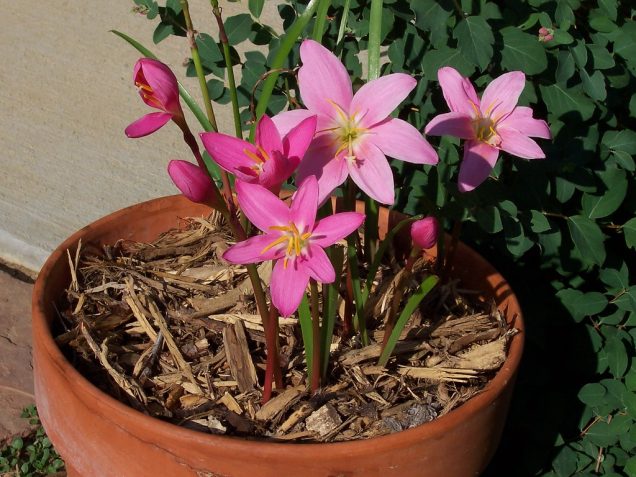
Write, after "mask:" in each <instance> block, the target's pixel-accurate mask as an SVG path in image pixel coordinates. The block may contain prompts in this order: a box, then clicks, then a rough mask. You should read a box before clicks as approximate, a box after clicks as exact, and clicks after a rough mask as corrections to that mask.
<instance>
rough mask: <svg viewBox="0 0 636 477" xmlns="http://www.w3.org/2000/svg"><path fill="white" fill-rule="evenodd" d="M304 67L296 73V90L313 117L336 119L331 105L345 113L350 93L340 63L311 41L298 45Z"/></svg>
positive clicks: (347, 77)
mask: <svg viewBox="0 0 636 477" xmlns="http://www.w3.org/2000/svg"><path fill="white" fill-rule="evenodd" d="M300 59H301V60H302V62H303V65H302V66H301V67H300V70H299V71H298V86H299V87H300V96H301V98H302V100H303V103H304V104H305V106H306V107H307V109H309V110H310V111H312V112H313V113H314V114H316V113H317V114H323V115H325V116H328V117H332V118H333V117H335V116H336V113H337V110H336V108H335V107H334V106H333V105H332V104H330V103H329V101H333V102H334V103H336V104H337V105H338V106H340V107H341V108H342V109H343V110H344V111H348V109H349V104H350V103H351V98H352V97H353V91H352V88H351V79H350V78H349V73H348V72H347V69H346V68H345V67H344V65H343V64H342V63H341V62H340V60H339V59H338V58H337V57H336V56H335V55H334V54H333V53H332V52H331V51H329V50H328V49H327V48H325V47H324V46H322V45H321V44H320V43H318V42H315V41H313V40H305V41H303V42H302V44H301V45H300Z"/></svg>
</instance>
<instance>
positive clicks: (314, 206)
mask: <svg viewBox="0 0 636 477" xmlns="http://www.w3.org/2000/svg"><path fill="white" fill-rule="evenodd" d="M289 210H290V217H291V221H292V222H293V223H294V224H296V227H298V230H299V231H300V233H301V234H303V233H305V232H307V231H311V230H312V229H313V228H314V222H315V221H316V212H318V181H317V180H316V177H315V176H309V177H307V178H306V179H305V180H304V181H303V182H302V184H300V187H299V188H298V190H297V191H296V193H295V194H294V197H292V202H291V207H290V208H289Z"/></svg>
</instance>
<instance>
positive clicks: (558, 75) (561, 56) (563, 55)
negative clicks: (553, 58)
mask: <svg viewBox="0 0 636 477" xmlns="http://www.w3.org/2000/svg"><path fill="white" fill-rule="evenodd" d="M557 61H558V64H557V68H556V72H555V75H554V77H555V79H556V80H557V83H564V84H565V82H566V81H567V80H569V79H570V78H571V77H572V75H573V74H574V70H575V65H574V57H573V56H572V54H571V53H570V52H569V51H566V50H561V51H559V53H558V56H557Z"/></svg>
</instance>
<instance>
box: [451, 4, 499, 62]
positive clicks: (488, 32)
mask: <svg viewBox="0 0 636 477" xmlns="http://www.w3.org/2000/svg"><path fill="white" fill-rule="evenodd" d="M453 37H454V38H455V39H456V40H457V46H458V47H459V49H460V51H461V53H462V55H464V57H465V58H466V59H467V60H468V61H470V62H472V63H474V64H475V65H477V66H479V68H480V69H481V70H482V71H484V70H485V69H486V67H487V66H488V64H489V63H490V60H491V58H492V54H493V49H492V45H493V43H494V42H495V37H494V36H493V33H492V29H491V28H490V25H489V24H488V22H487V21H486V20H485V19H484V18H483V17H479V16H472V17H467V18H465V19H463V20H461V21H460V22H459V23H458V24H457V26H456V27H455V29H454V30H453Z"/></svg>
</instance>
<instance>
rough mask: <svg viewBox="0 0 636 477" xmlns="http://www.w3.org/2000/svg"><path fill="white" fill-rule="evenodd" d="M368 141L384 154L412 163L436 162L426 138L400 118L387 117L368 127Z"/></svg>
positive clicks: (433, 151)
mask: <svg viewBox="0 0 636 477" xmlns="http://www.w3.org/2000/svg"><path fill="white" fill-rule="evenodd" d="M370 133H371V134H370V136H369V137H368V141H369V142H371V143H373V144H375V145H376V146H377V147H378V148H379V149H380V150H381V151H382V152H383V153H384V154H385V155H387V156H391V157H393V158H394V159H398V160H400V161H406V162H412V163H414V164H437V161H438V159H437V153H436V152H435V149H433V146H431V145H430V144H429V143H428V141H427V140H426V138H424V136H422V134H421V133H420V132H419V131H418V130H417V129H416V128H414V127H413V126H412V125H410V124H409V123H407V122H406V121H403V120H401V119H397V118H394V119H389V120H388V121H385V122H382V123H379V124H377V125H375V126H373V128H371V129H370Z"/></svg>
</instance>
